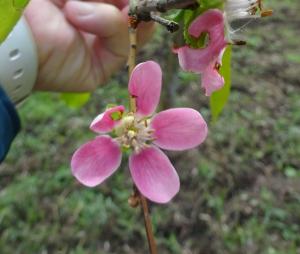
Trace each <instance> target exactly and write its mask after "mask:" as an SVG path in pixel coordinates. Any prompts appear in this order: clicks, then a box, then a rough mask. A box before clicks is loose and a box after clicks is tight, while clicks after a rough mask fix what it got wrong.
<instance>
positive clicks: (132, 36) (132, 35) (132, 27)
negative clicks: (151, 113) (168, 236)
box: [128, 16, 157, 254]
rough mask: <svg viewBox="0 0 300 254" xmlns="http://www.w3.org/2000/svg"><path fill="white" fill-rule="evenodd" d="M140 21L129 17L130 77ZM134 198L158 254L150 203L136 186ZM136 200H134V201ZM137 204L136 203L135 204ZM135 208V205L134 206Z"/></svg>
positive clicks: (132, 105) (153, 252)
mask: <svg viewBox="0 0 300 254" xmlns="http://www.w3.org/2000/svg"><path fill="white" fill-rule="evenodd" d="M137 22H138V21H137V20H135V18H134V17H131V16H130V17H129V22H128V23H129V42H130V50H129V56H128V74H129V77H130V75H131V73H132V71H133V69H134V67H135V65H136V54H137V32H136V28H137V25H138V23H137ZM129 100H130V103H129V107H130V112H133V113H135V112H136V98H135V97H134V96H132V95H130V98H129ZM133 196H134V197H138V200H139V204H140V205H141V208H142V213H143V216H144V222H145V228H146V234H147V239H148V245H149V250H150V254H157V248H156V243H155V239H154V235H153V230H152V223H151V218H150V213H149V208H148V201H147V199H146V198H145V197H144V196H143V195H142V194H141V193H140V192H139V191H138V189H137V188H136V186H134V195H133ZM133 200H134V199H133ZM133 203H135V202H133ZM133 207H135V205H133Z"/></svg>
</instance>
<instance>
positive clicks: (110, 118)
mask: <svg viewBox="0 0 300 254" xmlns="http://www.w3.org/2000/svg"><path fill="white" fill-rule="evenodd" d="M124 110H125V108H124V106H116V107H113V108H110V109H108V110H106V111H105V112H104V113H102V114H100V115H98V116H97V117H96V118H95V119H94V120H93V122H92V123H91V125H90V129H91V130H92V131H94V132H96V133H106V132H110V131H112V130H113V128H114V127H115V126H116V125H117V124H118V123H119V122H120V121H119V119H116V118H114V114H116V115H119V116H120V117H122V114H123V112H124Z"/></svg>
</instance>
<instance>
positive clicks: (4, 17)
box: [0, 0, 29, 43]
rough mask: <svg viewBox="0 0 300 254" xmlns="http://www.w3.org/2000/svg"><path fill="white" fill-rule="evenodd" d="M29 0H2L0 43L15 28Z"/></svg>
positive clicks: (0, 3)
mask: <svg viewBox="0 0 300 254" xmlns="http://www.w3.org/2000/svg"><path fill="white" fill-rule="evenodd" d="M28 2H29V0H0V43H2V42H3V41H4V40H5V39H6V37H7V36H8V34H9V33H10V32H11V30H12V29H13V28H14V26H15V25H16V23H17V22H18V20H19V19H20V17H21V15H22V11H23V10H24V8H25V7H26V5H27V4H28Z"/></svg>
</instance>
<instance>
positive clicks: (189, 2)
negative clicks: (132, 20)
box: [130, 0, 198, 15]
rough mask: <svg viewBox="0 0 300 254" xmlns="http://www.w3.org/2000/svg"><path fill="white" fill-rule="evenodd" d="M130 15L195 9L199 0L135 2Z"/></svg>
mask: <svg viewBox="0 0 300 254" xmlns="http://www.w3.org/2000/svg"><path fill="white" fill-rule="evenodd" d="M132 2H133V4H132V5H131V7H130V14H136V15H139V14H143V13H150V12H152V11H158V12H166V11H168V10H172V9H185V8H194V7H195V6H198V3H197V0H133V1H132Z"/></svg>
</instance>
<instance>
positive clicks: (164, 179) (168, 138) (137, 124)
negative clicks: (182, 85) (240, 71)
mask: <svg viewBox="0 0 300 254" xmlns="http://www.w3.org/2000/svg"><path fill="white" fill-rule="evenodd" d="M161 83H162V72H161V69H160V66H159V65H158V64H157V63H155V62H152V61H148V62H145V63H141V64H139V65H138V66H136V67H135V69H134V71H133V73H132V75H131V78H130V81H129V86H128V89H129V92H130V94H131V95H132V96H135V97H136V104H137V112H136V113H132V112H129V113H126V112H125V108H124V107H123V106H117V107H113V108H110V109H108V110H106V111H105V112H104V113H102V114H100V115H99V116H97V117H96V118H95V120H94V121H93V122H92V124H91V126H90V128H91V130H93V131H94V132H96V133H99V134H100V135H99V136H97V137H96V138H95V139H94V140H92V141H90V142H88V143H86V144H84V145H83V146H81V147H80V148H79V149H78V150H77V151H76V152H75V153H74V155H73V157H72V161H71V168H72V173H73V175H74V176H75V177H76V178H77V179H78V181H79V182H81V183H82V184H84V185H86V186H89V187H93V186H96V185H98V184H101V183H102V182H103V181H104V180H106V179H107V178H108V177H109V176H110V175H112V174H113V173H114V172H115V171H116V170H117V169H118V168H119V166H120V163H121V157H122V149H130V150H131V152H132V153H131V155H130V157H129V168H130V172H131V175H132V178H133V181H134V183H135V184H136V186H137V188H138V189H139V191H140V192H141V193H142V194H143V195H144V196H145V197H147V198H148V199H150V200H152V201H154V202H157V203H166V202H168V201H170V200H171V199H172V198H173V197H174V196H175V194H176V193H177V192H178V191H179V186H180V183H179V177H178V175H177V172H176V170H175V168H174V167H173V165H172V164H171V162H170V161H169V159H168V157H167V156H166V155H165V154H164V153H163V152H162V151H161V150H160V149H159V147H160V148H162V149H168V150H185V149H190V148H194V147H196V146H198V145H199V144H201V143H202V142H203V141H204V140H205V138H206V136H207V125H206V122H205V121H204V119H203V118H202V116H201V115H200V113H198V112H197V111H195V110H193V109H190V108H174V109H169V110H165V111H162V112H160V113H158V114H154V111H155V109H156V107H157V105H158V102H159V97H160V92H161ZM108 132H111V133H113V136H114V138H113V137H110V136H108V135H105V134H106V133H108Z"/></svg>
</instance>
